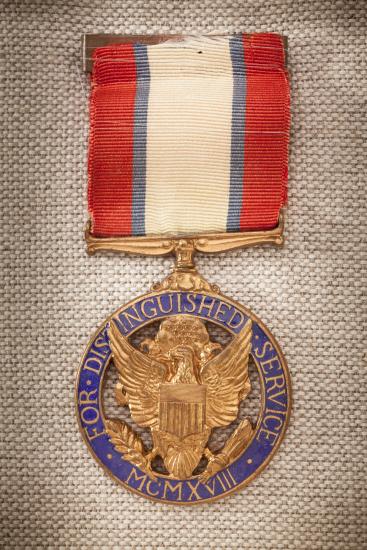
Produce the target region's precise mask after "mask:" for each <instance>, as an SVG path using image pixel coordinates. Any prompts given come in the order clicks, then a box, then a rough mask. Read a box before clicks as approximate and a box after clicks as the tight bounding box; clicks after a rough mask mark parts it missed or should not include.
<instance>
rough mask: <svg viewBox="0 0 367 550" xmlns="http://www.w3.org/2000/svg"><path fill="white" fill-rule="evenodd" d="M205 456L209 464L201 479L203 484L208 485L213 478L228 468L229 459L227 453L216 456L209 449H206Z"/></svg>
mask: <svg viewBox="0 0 367 550" xmlns="http://www.w3.org/2000/svg"><path fill="white" fill-rule="evenodd" d="M204 455H205V456H206V458H207V459H208V464H207V467H206V469H205V470H204V472H203V473H202V474H201V475H200V476H199V479H200V481H201V482H202V483H207V482H208V481H209V479H210V478H211V477H213V476H214V475H215V474H217V473H218V472H220V471H221V470H223V468H225V467H226V466H228V463H229V458H228V456H227V455H226V454H225V453H219V454H217V455H214V454H213V453H212V452H211V451H210V450H209V449H205V451H204Z"/></svg>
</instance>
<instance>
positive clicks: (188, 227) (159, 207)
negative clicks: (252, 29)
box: [88, 34, 289, 237]
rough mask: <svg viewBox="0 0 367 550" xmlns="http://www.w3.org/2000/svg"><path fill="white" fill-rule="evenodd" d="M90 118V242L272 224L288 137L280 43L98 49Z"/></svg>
mask: <svg viewBox="0 0 367 550" xmlns="http://www.w3.org/2000/svg"><path fill="white" fill-rule="evenodd" d="M90 112H91V115H90V116H91V130H90V146H89V197H88V199H89V211H90V215H91V219H92V233H93V235H94V236H100V237H102V236H128V235H162V234H173V235H188V234H194V233H208V232H232V231H249V230H260V229H270V228H273V227H275V226H276V225H277V222H278V217H279V210H280V208H281V207H282V206H283V205H284V203H285V201H286V196H287V171H288V170H287V168H288V139H289V86H288V79H287V73H286V70H285V54H284V47H283V40H282V38H281V37H280V36H277V35H274V34H254V35H237V36H229V37H195V38H194V37H188V38H186V39H185V40H183V41H182V42H174V41H168V42H164V43H161V44H156V45H152V46H145V45H142V44H120V45H114V46H108V47H103V48H97V49H96V50H95V51H94V67H93V73H92V93H91V109H90Z"/></svg>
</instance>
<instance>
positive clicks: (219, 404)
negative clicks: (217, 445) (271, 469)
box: [201, 319, 252, 428]
mask: <svg viewBox="0 0 367 550" xmlns="http://www.w3.org/2000/svg"><path fill="white" fill-rule="evenodd" d="M251 326H252V322H251V319H249V320H248V321H247V323H246V324H245V326H244V327H243V329H242V330H241V332H240V333H239V334H238V335H237V336H236V337H235V338H234V339H233V340H232V342H231V343H230V344H229V345H228V346H227V347H226V348H225V349H224V350H223V351H222V352H221V353H219V354H218V355H217V356H216V357H214V359H212V360H211V361H209V362H208V363H207V364H206V365H204V367H203V369H202V371H201V379H202V383H203V384H206V385H207V405H206V425H207V426H209V427H210V428H215V427H217V426H226V425H227V424H229V423H230V422H233V420H235V418H236V417H237V414H238V405H239V402H240V401H241V400H242V399H244V398H245V397H246V395H247V394H248V393H249V391H250V389H251V383H250V379H249V375H248V361H249V356H250V350H251V335H252V329H251Z"/></svg>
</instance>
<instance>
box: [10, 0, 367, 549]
mask: <svg viewBox="0 0 367 550" xmlns="http://www.w3.org/2000/svg"><path fill="white" fill-rule="evenodd" d="M1 4H2V7H1V11H0V13H1V15H0V19H1V24H2V28H3V43H2V47H1V65H2V68H1V79H2V84H1V85H2V98H1V101H0V109H1V119H2V126H3V132H2V138H1V156H2V168H1V178H2V185H1V194H2V198H1V229H0V231H1V239H0V241H1V249H2V252H1V255H2V279H1V294H2V296H1V308H2V309H3V314H4V320H5V321H4V324H3V326H2V353H1V356H2V384H1V400H0V401H1V407H2V412H1V424H2V429H1V433H2V439H3V445H2V448H1V457H2V466H1V499H0V501H1V508H2V526H1V535H0V541H1V542H0V545H1V547H2V548H83V549H84V548H86V549H89V548H101V549H102V548H241V549H242V548H243V549H248V550H268V549H269V550H276V549H279V550H288V549H297V550H298V549H300V550H306V549H307V550H317V549H320V550H321V549H322V550H327V549H330V550H336V549H340V550H347V549H363V548H367V528H366V512H367V505H366V488H365V475H366V468H365V464H366V434H367V420H366V377H367V376H366V373H367V371H366V363H363V356H364V354H365V349H366V333H365V328H366V324H365V321H366V316H365V314H366V298H365V291H366V273H365V267H366V239H365V236H366V208H365V207H366V158H367V148H366V134H365V130H366V118H365V116H366V109H365V103H366V90H367V81H366V77H367V74H366V63H365V59H366V7H365V4H364V2H363V1H350V2H347V1H345V2H343V1H341V0H338V1H335V2H333V1H317V2H316V1H310V2H295V1H293V2H292V1H287V0H273V1H272V2H270V1H262V0H260V1H259V0H252V1H250V2H242V1H236V0H234V1H232V2H228V1H226V0H212V1H211V2H209V1H206V0H203V1H201V2H198V1H193V2H189V1H175V2H164V1H163V0H158V1H149V0H148V1H142V0H136V1H134V0H125V1H124V0H122V1H106V2H101V1H100V0H99V1H95V0H90V1H82V2H79V3H75V2H69V1H67V0H65V1H58V0H56V1H55V0H54V1H50V0H47V1H43V2H41V1H40V0H39V1H34V2H32V1H23V2H21V1H13V2H12V1H9V2H1ZM240 30H244V31H268V30H273V31H275V32H280V33H283V34H286V35H288V37H289V67H290V70H291V82H292V111H293V119H292V143H291V164H290V196H289V208H288V212H287V243H286V245H285V247H284V248H283V249H282V250H274V249H270V248H268V249H266V248H258V249H252V250H247V251H239V252H232V253H228V254H224V255H219V256H211V257H204V256H203V257H200V258H199V261H198V263H199V267H200V269H201V270H202V272H203V274H204V275H205V276H206V277H209V278H210V279H211V281H213V282H216V283H218V284H219V285H220V286H221V289H222V290H223V291H224V292H225V293H226V294H228V295H229V296H232V297H234V298H236V299H238V300H239V301H241V302H242V303H244V304H246V305H248V306H249V307H250V308H251V309H252V310H253V311H254V312H256V313H257V314H258V315H259V316H260V317H261V318H262V319H263V320H264V321H265V323H267V325H268V326H269V328H271V329H272V330H273V332H274V334H275V336H276V337H277V338H278V340H279V341H280V343H281V345H282V347H283V349H284V352H285V354H286V357H287V359H288V362H289V367H290V370H291V372H292V377H293V387H294V411H293V416H292V420H291V424H290V427H289V431H288V434H287V436H286V439H285V441H284V442H283V445H282V446H281V449H280V451H279V453H278V454H277V456H276V458H275V459H274V460H273V461H272V462H271V464H270V466H269V467H268V468H267V469H266V471H265V472H264V473H263V474H262V475H261V476H260V477H259V478H257V479H256V480H255V481H254V482H253V483H252V484H251V485H250V486H249V487H248V488H246V489H245V490H244V491H243V492H241V493H239V494H237V495H235V496H232V497H229V498H226V499H224V500H222V501H219V502H217V503H214V504H211V505H205V506H201V507H200V506H199V507H194V508H177V507H167V506H164V505H160V504H155V503H151V502H149V501H146V500H144V499H143V498H139V497H137V496H134V495H132V494H130V493H128V492H127V491H125V490H124V489H122V488H121V487H119V486H117V485H116V484H115V483H114V482H113V481H112V480H110V479H109V478H108V477H107V476H106V475H104V473H103V471H102V469H101V468H100V467H99V466H98V465H97V464H96V463H95V462H94V461H93V459H92V458H91V457H90V456H89V454H88V451H87V449H86V446H85V445H84V443H83V442H82V441H81V438H80V436H79V432H78V429H77V424H76V420H75V417H74V404H73V390H74V377H75V373H76V369H77V365H78V361H79V358H80V356H81V354H82V352H83V349H84V346H85V345H86V343H87V340H88V338H89V336H90V334H91V333H92V331H94V329H95V328H96V327H97V325H98V324H99V323H100V322H101V321H102V320H103V319H104V318H105V317H106V316H107V314H109V313H110V312H112V311H113V310H114V309H115V308H117V307H118V306H119V305H120V304H122V303H124V302H126V301H127V300H129V299H130V298H132V297H134V296H136V295H138V294H141V293H143V292H144V291H145V290H147V289H148V288H149V286H150V284H151V283H152V282H153V281H158V280H160V279H161V278H162V277H163V276H164V275H165V274H166V273H167V272H168V269H169V266H170V264H171V261H170V260H169V259H161V258H156V259H149V258H145V259H144V258H138V257H128V256H112V255H110V256H105V257H102V256H95V257H93V258H89V257H87V255H86V252H85V245H84V242H83V227H84V223H85V221H86V218H87V213H86V147H87V135H88V106H87V98H88V82H87V79H86V77H85V75H84V74H83V73H82V71H81V60H80V36H81V34H82V33H83V32H126V33H137V32H139V33H148V32H149V33H154V32H172V31H202V32H208V31H219V32H223V31H230V32H234V31H240ZM363 323H364V324H363ZM363 330H364V332H363Z"/></svg>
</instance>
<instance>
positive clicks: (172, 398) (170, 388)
mask: <svg viewBox="0 0 367 550" xmlns="http://www.w3.org/2000/svg"><path fill="white" fill-rule="evenodd" d="M205 400H206V386H201V385H199V384H162V385H161V388H160V399H159V429H160V430H161V431H162V432H169V433H171V434H173V435H175V436H177V437H179V438H180V439H182V438H183V437H186V436H187V435H190V434H196V433H201V432H202V431H203V430H204V424H205Z"/></svg>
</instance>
